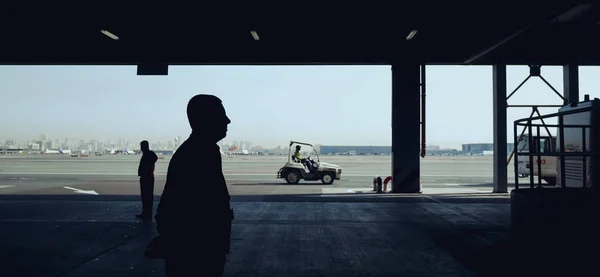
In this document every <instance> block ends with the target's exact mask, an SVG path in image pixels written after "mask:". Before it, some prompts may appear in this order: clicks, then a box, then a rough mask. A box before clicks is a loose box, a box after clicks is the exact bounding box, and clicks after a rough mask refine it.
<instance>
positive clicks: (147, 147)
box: [140, 140, 150, 152]
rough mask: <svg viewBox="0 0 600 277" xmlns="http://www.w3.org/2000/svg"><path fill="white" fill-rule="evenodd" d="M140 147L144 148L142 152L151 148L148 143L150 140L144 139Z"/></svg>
mask: <svg viewBox="0 0 600 277" xmlns="http://www.w3.org/2000/svg"><path fill="white" fill-rule="evenodd" d="M140 148H141V149H142V152H146V151H148V150H150V145H149V144H148V141H147V140H142V142H140Z"/></svg>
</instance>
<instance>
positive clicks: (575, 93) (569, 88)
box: [563, 64, 579, 105]
mask: <svg viewBox="0 0 600 277" xmlns="http://www.w3.org/2000/svg"><path fill="white" fill-rule="evenodd" d="M563 85H564V90H563V94H564V97H563V98H564V99H565V102H564V104H565V105H569V104H571V103H573V102H575V103H577V102H579V66H578V65H577V64H566V65H563Z"/></svg>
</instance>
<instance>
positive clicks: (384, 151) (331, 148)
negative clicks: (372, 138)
mask: <svg viewBox="0 0 600 277" xmlns="http://www.w3.org/2000/svg"><path fill="white" fill-rule="evenodd" d="M319 153H320V154H321V155H390V154H392V147H391V146H366V145H365V146H345V145H344V146H342V145H340V146H335V145H320V146H319Z"/></svg>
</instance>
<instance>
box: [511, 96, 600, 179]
mask: <svg viewBox="0 0 600 277" xmlns="http://www.w3.org/2000/svg"><path fill="white" fill-rule="evenodd" d="M592 110H593V107H585V108H579V109H574V110H569V111H565V112H557V113H553V114H547V115H543V116H536V117H529V118H523V119H519V120H516V121H515V122H514V142H515V148H517V147H518V143H519V138H520V136H518V135H517V130H518V127H519V126H523V127H525V128H527V130H528V134H527V135H528V143H529V146H530V147H529V150H528V152H526V153H524V152H520V151H519V150H517V152H516V153H515V159H514V169H515V188H516V189H518V188H519V157H522V156H529V173H530V174H529V186H530V188H534V183H535V180H534V166H537V171H538V175H537V177H538V180H537V185H538V187H541V186H542V177H543V173H542V163H541V158H542V156H551V157H557V158H558V157H560V158H561V159H560V184H561V187H562V188H565V187H566V175H565V159H564V158H565V157H581V158H582V160H583V172H581V174H582V176H583V178H582V179H583V183H582V187H584V188H585V187H586V182H587V175H588V172H587V170H588V165H587V164H586V163H587V157H598V156H600V153H598V152H588V149H587V145H586V144H587V143H588V142H587V141H586V139H587V138H586V129H587V128H590V129H592V128H593V126H592V125H591V124H586V125H565V124H564V116H567V115H572V114H578V113H584V112H590V111H592ZM554 117H558V124H546V123H544V122H543V120H544V119H549V118H554ZM535 120H540V121H542V123H541V124H537V123H533V121H535ZM534 127H535V130H536V134H537V135H538V136H539V135H540V128H545V129H546V130H547V128H548V127H555V128H558V141H557V143H558V145H559V148H560V150H559V151H556V148H557V147H556V146H555V145H552V144H551V146H550V147H551V151H549V152H544V153H542V151H541V143H540V142H538V143H532V142H533V137H534V136H533V130H534V129H533V128H534ZM565 128H580V129H581V135H582V141H581V143H582V149H581V151H580V152H571V151H570V152H567V151H565ZM532 145H535V147H531V146H532ZM533 148H535V149H533ZM534 157H537V162H536V163H535V165H534V161H533V158H534ZM557 173H558V172H557ZM557 175H558V174H557Z"/></svg>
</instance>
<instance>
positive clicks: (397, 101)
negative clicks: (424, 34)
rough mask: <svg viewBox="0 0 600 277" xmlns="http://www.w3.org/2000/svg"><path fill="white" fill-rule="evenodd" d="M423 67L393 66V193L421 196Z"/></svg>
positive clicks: (413, 65)
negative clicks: (421, 83)
mask: <svg viewBox="0 0 600 277" xmlns="http://www.w3.org/2000/svg"><path fill="white" fill-rule="evenodd" d="M420 73H421V71H420V65H419V64H418V63H405V64H394V65H392V191H391V192H392V193H420V192H421V183H420V180H419V179H420V169H419V167H420V160H419V159H420V158H419V154H420V153H419V144H420V133H419V131H420V116H421V115H420V82H421V80H420V75H421V74H420Z"/></svg>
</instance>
